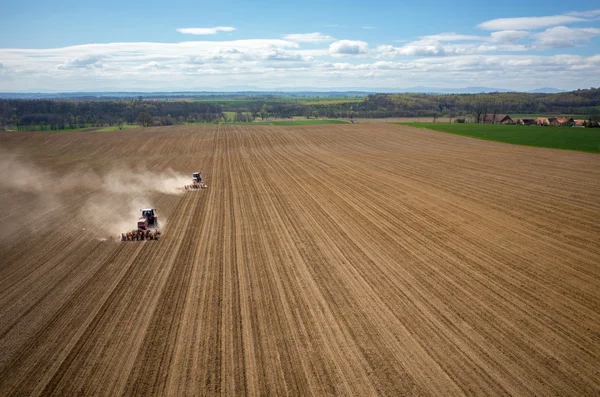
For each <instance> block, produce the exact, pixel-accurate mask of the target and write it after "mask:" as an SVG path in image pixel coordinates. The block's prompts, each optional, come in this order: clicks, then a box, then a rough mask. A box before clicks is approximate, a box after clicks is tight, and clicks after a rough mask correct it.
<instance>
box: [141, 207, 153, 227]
mask: <svg viewBox="0 0 600 397" xmlns="http://www.w3.org/2000/svg"><path fill="white" fill-rule="evenodd" d="M142 217H143V218H145V219H147V220H148V224H149V225H154V224H155V223H156V215H154V208H146V209H143V210H142Z"/></svg>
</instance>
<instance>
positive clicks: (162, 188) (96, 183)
mask: <svg viewBox="0 0 600 397" xmlns="http://www.w3.org/2000/svg"><path fill="white" fill-rule="evenodd" d="M186 183H189V177H187V176H184V175H182V174H180V173H177V172H175V171H173V170H170V169H168V170H165V171H162V172H158V173H157V172H151V171H148V170H136V169H135V168H133V169H132V168H125V167H124V168H116V167H115V168H113V169H110V170H109V171H108V172H106V173H102V174H99V173H97V172H94V171H92V170H73V171H70V172H68V173H63V174H59V173H55V172H51V171H48V170H45V169H43V168H41V167H39V166H37V165H35V164H34V163H32V162H30V161H28V160H27V159H24V158H22V157H20V156H17V155H14V154H12V153H9V152H6V151H3V150H2V149H0V208H2V211H1V212H0V222H2V230H1V231H0V242H2V243H6V242H9V241H11V240H12V242H13V243H14V242H15V239H16V238H17V236H22V235H24V234H28V233H42V232H46V231H48V230H49V229H50V228H53V229H56V228H57V227H61V226H63V225H66V224H69V223H71V224H73V227H74V229H77V230H83V229H85V230H86V231H87V232H89V231H93V232H94V233H95V234H97V236H98V237H106V236H116V235H118V234H120V233H122V232H125V231H127V230H131V229H133V228H135V227H136V223H137V220H138V218H139V217H140V215H141V213H140V209H141V208H154V206H153V203H152V201H153V200H152V197H153V195H154V194H156V193H158V194H171V195H176V194H182V193H183V192H184V190H183V186H184V185H185V184H186ZM78 197H80V198H81V201H77V200H75V201H77V203H76V204H75V205H74V204H73V201H74V200H73V199H74V198H78ZM158 212H159V225H160V227H164V225H165V223H166V220H165V219H163V218H161V217H160V210H159V211H158Z"/></svg>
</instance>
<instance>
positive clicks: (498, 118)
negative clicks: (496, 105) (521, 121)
mask: <svg viewBox="0 0 600 397" xmlns="http://www.w3.org/2000/svg"><path fill="white" fill-rule="evenodd" d="M508 120H512V119H511V118H510V116H509V115H508V114H486V115H485V117H484V118H483V121H493V122H494V123H501V122H503V121H508Z"/></svg>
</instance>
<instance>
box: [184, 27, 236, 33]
mask: <svg viewBox="0 0 600 397" xmlns="http://www.w3.org/2000/svg"><path fill="white" fill-rule="evenodd" d="M234 30H235V28H234V27H232V26H216V27H214V28H179V29H177V31H178V32H179V33H183V34H196V35H206V34H217V33H218V32H233V31H234Z"/></svg>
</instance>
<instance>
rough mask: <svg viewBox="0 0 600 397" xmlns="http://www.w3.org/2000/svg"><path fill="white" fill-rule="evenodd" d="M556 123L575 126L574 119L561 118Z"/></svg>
mask: <svg viewBox="0 0 600 397" xmlns="http://www.w3.org/2000/svg"><path fill="white" fill-rule="evenodd" d="M556 121H557V122H558V125H573V117H559V118H557V119H556Z"/></svg>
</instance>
